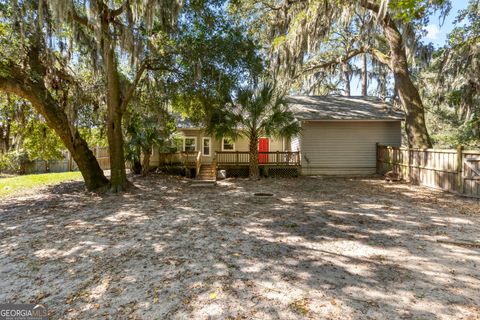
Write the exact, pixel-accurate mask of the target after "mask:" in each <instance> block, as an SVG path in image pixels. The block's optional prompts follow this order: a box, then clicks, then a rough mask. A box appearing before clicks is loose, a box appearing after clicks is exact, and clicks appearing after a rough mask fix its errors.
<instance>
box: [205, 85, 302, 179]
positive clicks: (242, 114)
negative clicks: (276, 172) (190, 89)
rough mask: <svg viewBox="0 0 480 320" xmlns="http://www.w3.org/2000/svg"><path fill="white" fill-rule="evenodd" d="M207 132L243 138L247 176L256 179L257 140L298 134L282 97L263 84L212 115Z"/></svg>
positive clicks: (246, 91) (245, 90) (245, 91)
mask: <svg viewBox="0 0 480 320" xmlns="http://www.w3.org/2000/svg"><path fill="white" fill-rule="evenodd" d="M207 131H209V132H212V133H214V134H215V135H216V136H217V137H218V138H221V137H229V138H231V139H236V138H238V137H245V138H247V139H248V141H249V155H250V159H249V176H250V179H258V178H259V167H258V141H259V138H260V137H262V136H268V137H284V138H290V137H292V136H294V135H296V134H298V133H299V132H300V126H299V124H298V122H297V121H295V117H294V115H293V113H292V112H291V111H289V110H288V105H287V100H286V98H285V96H284V95H283V94H278V93H276V92H275V88H274V86H273V85H271V84H269V83H264V84H262V85H261V86H259V87H258V88H255V89H251V88H247V89H240V90H238V91H237V93H236V94H235V99H232V101H231V103H229V104H227V105H226V106H225V107H224V108H221V109H218V110H216V112H214V113H213V116H212V119H211V121H210V124H209V126H208V130H207Z"/></svg>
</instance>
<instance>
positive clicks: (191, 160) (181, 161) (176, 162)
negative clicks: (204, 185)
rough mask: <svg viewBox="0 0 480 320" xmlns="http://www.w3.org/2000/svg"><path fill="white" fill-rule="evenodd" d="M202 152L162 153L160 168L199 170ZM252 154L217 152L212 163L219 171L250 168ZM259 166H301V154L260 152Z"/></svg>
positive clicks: (244, 152)
mask: <svg viewBox="0 0 480 320" xmlns="http://www.w3.org/2000/svg"><path fill="white" fill-rule="evenodd" d="M202 158H203V156H202V154H201V152H200V151H193V152H176V153H160V156H159V165H160V166H183V167H187V168H195V169H197V168H198V166H199V165H200V164H202ZM249 161H250V154H249V152H246V151H221V152H220V151H219V152H215V155H214V157H213V159H212V163H214V164H215V165H216V167H217V168H218V169H222V168H231V167H243V166H248V165H249ZM258 164H259V166H269V167H289V166H296V167H299V166H300V153H299V152H290V151H274V152H259V153H258Z"/></svg>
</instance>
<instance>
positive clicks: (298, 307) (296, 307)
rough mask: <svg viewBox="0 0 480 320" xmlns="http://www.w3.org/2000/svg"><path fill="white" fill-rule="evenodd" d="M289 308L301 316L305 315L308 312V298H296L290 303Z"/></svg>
mask: <svg viewBox="0 0 480 320" xmlns="http://www.w3.org/2000/svg"><path fill="white" fill-rule="evenodd" d="M290 308H291V309H292V310H293V311H294V312H296V313H298V314H301V315H303V316H306V315H307V314H308V313H309V312H310V308H309V301H308V299H305V298H303V299H297V300H294V301H292V302H291V303H290Z"/></svg>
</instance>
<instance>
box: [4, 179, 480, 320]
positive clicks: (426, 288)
mask: <svg viewBox="0 0 480 320" xmlns="http://www.w3.org/2000/svg"><path fill="white" fill-rule="evenodd" d="M133 182H134V184H135V189H134V190H132V191H131V192H129V193H125V194H121V195H102V196H99V195H96V194H90V193H86V192H84V191H83V189H82V184H81V183H79V182H71V183H63V184H61V185H57V186H53V187H47V188H43V189H40V190H36V191H35V192H31V193H26V194H24V195H22V196H21V197H19V196H16V197H8V198H4V199H1V200H0V284H1V285H0V302H16V303H28V302H41V303H44V304H46V305H47V306H48V308H49V311H50V313H51V317H52V319H103V318H105V319H480V242H479V241H478V240H479V235H480V204H479V202H478V201H475V200H471V199H466V198H461V197H458V196H455V195H451V194H448V193H442V192H439V191H435V190H430V189H426V188H423V187H414V186H410V185H407V184H401V183H399V184H388V183H386V182H384V181H382V180H376V179H346V178H345V179H342V178H335V179H334V178H314V177H312V178H297V179H263V180H260V181H259V182H252V181H249V180H242V179H233V180H224V181H221V182H219V184H218V185H217V186H216V187H215V188H194V187H191V186H190V182H189V181H188V180H187V179H183V178H176V177H170V176H164V175H152V176H150V177H148V178H134V179H133ZM257 192H264V193H265V192H266V193H272V194H273V196H262V197H259V196H254V193H257Z"/></svg>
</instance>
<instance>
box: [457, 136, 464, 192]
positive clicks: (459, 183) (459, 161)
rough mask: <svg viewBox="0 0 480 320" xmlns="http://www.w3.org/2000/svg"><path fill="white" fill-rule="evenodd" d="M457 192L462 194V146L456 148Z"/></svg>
mask: <svg viewBox="0 0 480 320" xmlns="http://www.w3.org/2000/svg"><path fill="white" fill-rule="evenodd" d="M457 191H458V192H459V193H463V146H462V145H459V146H457Z"/></svg>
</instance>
